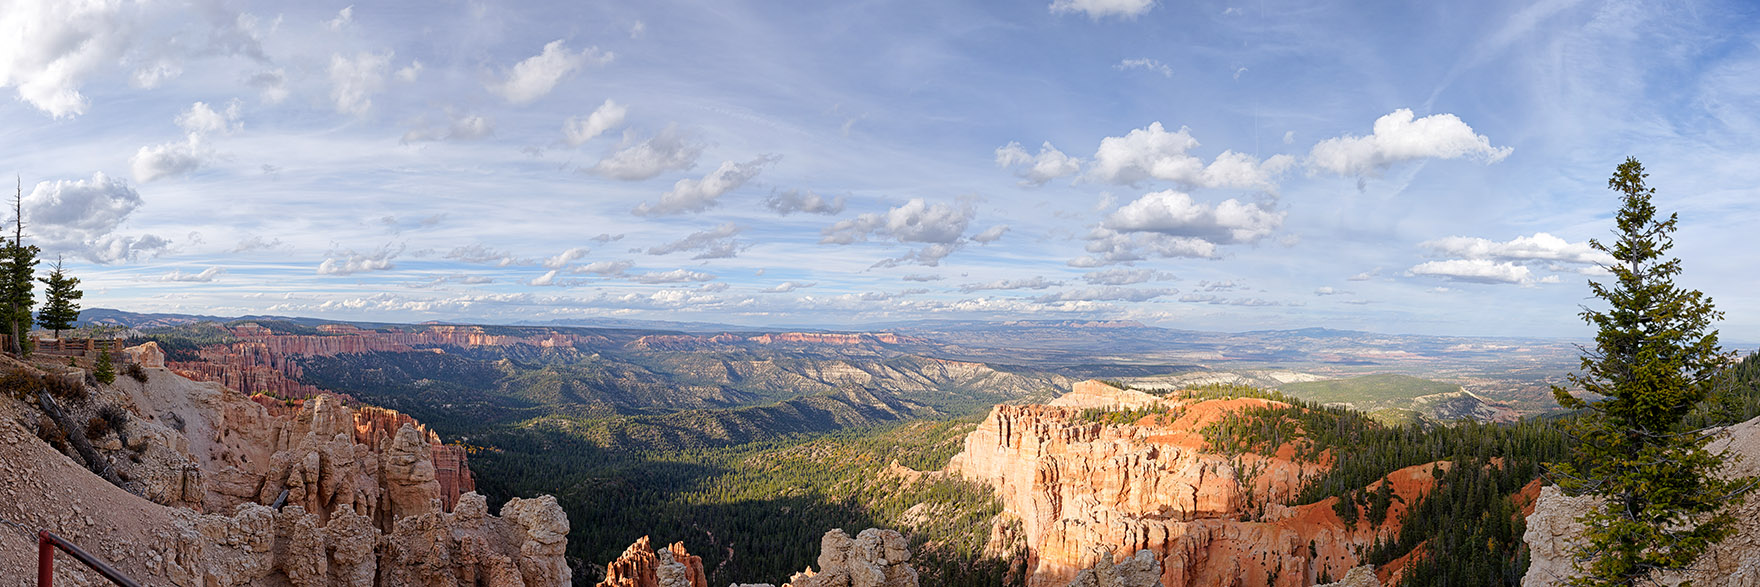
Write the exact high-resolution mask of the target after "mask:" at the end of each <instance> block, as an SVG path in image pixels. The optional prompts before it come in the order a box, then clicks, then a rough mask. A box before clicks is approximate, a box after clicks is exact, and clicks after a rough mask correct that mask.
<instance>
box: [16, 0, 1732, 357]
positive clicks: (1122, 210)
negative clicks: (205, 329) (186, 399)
mask: <svg viewBox="0 0 1760 587" xmlns="http://www.w3.org/2000/svg"><path fill="white" fill-rule="evenodd" d="M1757 17H1760V10H1757V9H1756V7H1755V6H1754V5H1751V4H1747V3H1742V2H1666V3H1660V2H1659V3H1646V2H1593V1H1588V0H1582V1H1552V2H1507V3H1499V2H1484V3H1464V4H1463V3H1408V2H1386V3H1365V2H1331V3H1287V2H1274V1H1265V2H1174V1H1167V0H1161V1H1146V0H1055V1H1052V2H1049V3H1048V2H1045V1H1035V2H1007V3H1004V2H990V3H963V2H945V1H920V2H861V3H826V2H737V1H720V0H718V1H707V2H684V1H672V0H662V1H655V2H623V3H612V2H568V3H540V2H517V3H516V2H508V3H499V4H484V3H460V2H408V3H357V4H349V3H347V2H304V3H278V2H257V3H250V2H223V1H218V0H193V1H177V2H160V1H155V0H142V1H128V2H123V1H108V0H80V1H75V2H66V1H55V0H47V1H43V0H9V1H8V2H7V3H6V7H5V10H3V11H0V31H4V32H5V33H6V34H4V35H0V91H3V92H5V93H6V94H7V95H8V96H10V97H11V98H12V99H11V100H6V101H0V160H4V161H7V162H9V163H10V165H9V166H8V167H10V168H11V171H13V172H14V173H16V174H17V175H19V176H20V177H21V178H22V182H23V190H24V192H25V194H26V197H25V209H26V212H25V216H26V218H25V220H26V226H27V231H28V232H29V234H30V236H31V238H32V240H33V241H34V242H37V243H38V244H39V245H40V246H42V247H43V248H44V249H45V250H46V254H47V255H48V256H49V257H51V258H52V257H54V256H56V255H60V256H63V257H65V259H66V264H67V267H68V268H69V270H70V271H71V272H73V273H74V274H76V275H78V276H80V277H81V278H82V279H83V280H84V283H85V285H86V287H87V290H88V293H87V297H86V299H85V304H86V305H87V306H88V307H118V308H123V309H129V310H135V311H155V312H188V313H204V314H222V315H237V314H245V313H276V314H287V315H301V316H320V317H329V318H336V319H355V320H388V321H421V320H465V321H487V322H513V321H519V320H550V319H590V318H593V317H620V318H646V319H670V320H706V321H720V322H729V323H738V324H753V325H816V326H830V327H836V326H838V325H840V324H856V323H873V322H884V321H890V320H915V319H935V318H946V319H1044V320H1060V319H1090V318H1104V319H1135V320H1140V321H1143V322H1146V323H1151V324H1157V325H1162V326H1169V327H1178V328H1195V329H1216V330H1250V329H1265V328H1293V327H1307V326H1327V327H1334V328H1352V329H1365V330H1375V331H1386V332H1410V333H1432V334H1474V335H1539V336H1585V335H1588V334H1589V332H1590V331H1589V330H1588V327H1587V326H1584V325H1583V324H1582V323H1581V322H1580V321H1579V320H1578V318H1577V316H1576V314H1577V312H1578V311H1579V307H1580V306H1581V305H1583V304H1586V303H1592V302H1593V300H1591V299H1589V298H1588V297H1587V296H1588V288H1587V287H1586V285H1585V283H1586V281H1587V280H1588V279H1592V278H1596V277H1597V275H1596V273H1597V270H1596V269H1595V265H1596V263H1598V262H1599V261H1601V260H1602V259H1603V257H1601V256H1598V255H1597V254H1596V253H1595V252H1594V251H1592V250H1590V249H1588V248H1587V246H1586V242H1587V240H1588V239H1590V238H1594V237H1605V236H1607V235H1608V234H1609V231H1610V230H1611V229H1612V222H1611V216H1612V213H1613V211H1614V210H1615V208H1616V207H1617V204H1618V201H1617V197H1616V196H1615V195H1614V194H1613V193H1612V192H1610V191H1608V190H1607V189H1606V179H1607V177H1608V176H1609V175H1610V174H1611V173H1612V171H1613V168H1614V167H1615V166H1616V165H1617V164H1618V163H1619V162H1620V161H1621V160H1623V159H1624V158H1625V157H1626V156H1636V157H1638V158H1639V159H1640V160H1642V161H1643V162H1644V164H1645V165H1646V167H1647V168H1648V169H1649V170H1650V172H1651V174H1652V175H1651V178H1650V181H1651V184H1652V185H1653V186H1654V187H1656V188H1657V189H1658V204H1659V206H1660V207H1661V208H1662V209H1663V210H1665V211H1677V212H1679V213H1680V215H1681V224H1680V231H1679V233H1678V242H1679V244H1678V247H1677V248H1676V250H1675V251H1676V253H1677V254H1678V255H1679V256H1680V257H1682V258H1683V259H1684V261H1685V275H1684V277H1683V278H1682V280H1681V282H1682V283H1683V284H1684V285H1686V286H1689V287H1694V288H1698V289H1701V290H1704V291H1705V292H1706V293H1707V294H1709V295H1711V296H1712V297H1713V299H1714V300H1715V301H1716V302H1717V303H1718V305H1719V307H1720V308H1721V309H1723V310H1725V311H1726V312H1727V314H1728V315H1727V319H1726V321H1725V322H1724V323H1723V324H1722V326H1723V328H1724V331H1725V337H1726V338H1733V339H1738V340H1757V339H1760V296H1757V295H1756V294H1755V293H1754V292H1755V291H1756V289H1760V288H1756V284H1757V281H1760V278H1756V277H1755V276H1754V272H1753V259H1754V256H1753V255H1752V254H1751V253H1750V252H1749V251H1750V250H1752V245H1751V244H1750V243H1749V242H1748V241H1750V240H1751V239H1750V238H1746V237H1748V236H1749V231H1750V227H1752V226H1754V225H1756V224H1757V223H1760V197H1757V196H1760V188H1756V186H1760V143H1757V142H1756V141H1755V140H1754V139H1753V137H1754V136H1757V133H1756V131H1760V28H1756V27H1755V26H1754V23H1756V22H1760V18H1757ZM8 216H10V215H8Z"/></svg>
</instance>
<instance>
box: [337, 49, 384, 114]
mask: <svg viewBox="0 0 1760 587" xmlns="http://www.w3.org/2000/svg"><path fill="white" fill-rule="evenodd" d="M390 68H391V52H390V51H386V52H384V53H368V52H361V53H357V54H355V56H354V57H345V56H343V55H342V54H340V53H339V54H335V55H331V56H330V99H331V100H333V101H335V103H336V111H337V112H341V113H343V114H353V115H355V116H360V115H364V114H366V113H367V111H368V110H371V109H372V108H373V96H374V95H375V94H378V93H380V92H383V91H385V75H386V72H387V71H388V70H389V69H390Z"/></svg>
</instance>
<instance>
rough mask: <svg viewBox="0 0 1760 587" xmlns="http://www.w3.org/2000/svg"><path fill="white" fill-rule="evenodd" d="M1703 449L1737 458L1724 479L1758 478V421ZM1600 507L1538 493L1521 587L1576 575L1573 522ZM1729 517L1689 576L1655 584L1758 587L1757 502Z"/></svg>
mask: <svg viewBox="0 0 1760 587" xmlns="http://www.w3.org/2000/svg"><path fill="white" fill-rule="evenodd" d="M1707 448H1708V449H1710V450H1711V451H1712V452H1713V453H1716V452H1724V451H1727V452H1726V453H1725V454H1727V455H1730V456H1733V457H1736V458H1733V459H1726V460H1725V462H1724V474H1725V475H1728V476H1731V477H1745V476H1753V475H1760V418H1755V419H1753V420H1748V421H1746V422H1743V423H1740V424H1736V425H1734V426H1731V427H1729V428H1728V429H1727V430H1726V431H1725V433H1724V434H1722V435H1720V436H1719V437H1718V438H1717V439H1716V440H1714V441H1712V442H1711V444H1710V445H1708V446H1707ZM1599 505H1600V502H1599V501H1598V500H1597V499H1596V498H1594V497H1591V496H1578V497H1571V496H1568V495H1565V494H1564V492H1562V491H1559V489H1558V487H1556V486H1547V487H1545V488H1543V489H1541V490H1540V499H1539V500H1537V501H1536V502H1535V503H1534V513H1532V514H1530V515H1529V516H1528V530H1527V532H1526V533H1524V534H1522V540H1523V541H1524V542H1526V543H1527V544H1528V553H1529V557H1530V559H1529V560H1530V562H1529V564H1528V574H1527V575H1524V576H1523V577H1522V587H1545V586H1548V585H1562V584H1565V583H1566V582H1567V581H1569V580H1570V578H1571V577H1574V576H1576V571H1575V570H1574V568H1573V566H1572V561H1573V558H1574V557H1573V556H1572V553H1573V551H1574V550H1575V549H1576V547H1577V545H1578V544H1579V541H1580V540H1581V537H1582V534H1583V524H1582V523H1581V522H1578V521H1577V518H1580V517H1582V516H1583V514H1585V513H1588V511H1589V510H1591V509H1593V508H1595V507H1598V506H1599ZM1729 513H1730V515H1731V516H1732V517H1734V518H1735V523H1736V531H1735V534H1734V535H1732V536H1730V537H1729V538H1727V539H1725V540H1724V541H1723V542H1720V543H1717V544H1716V545H1713V546H1712V547H1711V548H1710V549H1708V550H1706V551H1705V554H1703V555H1701V556H1700V558H1699V560H1698V562H1697V563H1695V564H1694V568H1693V569H1692V570H1691V571H1688V572H1684V573H1667V574H1658V575H1657V576H1656V577H1654V578H1655V579H1656V581H1657V582H1658V583H1660V584H1663V585H1679V584H1681V583H1683V582H1685V581H1692V583H1693V584H1694V585H1700V586H1726V587H1760V499H1756V497H1755V496H1752V495H1750V496H1749V497H1748V499H1747V500H1746V501H1745V502H1743V503H1742V504H1741V505H1739V506H1737V507H1735V508H1733V509H1731V510H1730V511H1729Z"/></svg>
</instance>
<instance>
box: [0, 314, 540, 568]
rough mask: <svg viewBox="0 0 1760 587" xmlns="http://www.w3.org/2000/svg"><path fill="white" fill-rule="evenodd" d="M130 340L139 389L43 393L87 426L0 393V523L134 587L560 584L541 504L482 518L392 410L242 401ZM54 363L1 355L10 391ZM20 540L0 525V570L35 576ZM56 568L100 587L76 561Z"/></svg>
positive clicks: (419, 435) (48, 373) (460, 470)
mask: <svg viewBox="0 0 1760 587" xmlns="http://www.w3.org/2000/svg"><path fill="white" fill-rule="evenodd" d="M143 346H144V347H145V348H143V347H135V348H133V349H129V352H128V353H126V354H125V356H128V357H130V358H132V359H133V360H134V361H136V364H140V365H143V369H142V372H143V374H144V375H145V377H144V379H145V381H136V380H134V379H132V378H128V377H121V378H118V380H117V382H116V383H115V384H113V385H106V386H97V387H95V388H86V387H85V386H84V385H83V384H80V385H75V386H62V387H58V388H57V389H58V390H59V392H58V395H60V396H61V397H59V398H56V399H55V400H52V401H55V402H56V403H57V404H59V406H60V408H61V409H62V410H64V411H66V412H68V413H69V414H72V415H74V418H73V419H74V420H75V421H78V422H87V421H90V422H92V424H90V425H88V426H86V427H85V429H84V430H80V429H75V430H65V429H62V428H61V427H59V426H56V425H54V424H52V423H49V422H47V421H46V420H45V418H44V417H43V414H42V413H41V412H42V411H41V409H40V404H39V403H38V402H37V401H32V400H33V399H34V398H32V397H31V396H29V395H28V394H25V393H21V392H20V390H19V389H6V390H5V393H4V394H3V395H0V463H4V464H5V466H4V467H0V518H4V519H6V520H9V521H12V522H14V523H17V524H19V525H20V526H22V527H25V528H43V529H48V530H51V531H54V532H57V533H59V534H61V535H62V536H64V537H66V538H68V539H70V540H72V541H74V542H75V543H77V544H81V545H83V546H84V547H86V548H87V549H88V550H90V551H92V552H93V553H94V554H96V555H97V556H99V557H101V558H103V559H105V560H107V561H109V562H111V563H112V564H114V565H115V566H116V567H117V568H119V569H120V570H122V571H123V572H124V573H127V574H128V575H130V576H131V577H133V578H134V579H136V580H137V581H140V582H141V583H142V584H148V585H176V586H202V587H216V586H218V587H226V586H235V585H275V586H280V585H291V586H296V587H304V586H329V585H337V586H375V585H377V586H386V587H390V586H402V585H421V586H450V585H489V586H496V587H515V586H518V587H535V586H561V585H566V584H568V582H569V578H570V577H571V572H570V570H569V568H568V566H567V564H566V563H565V561H564V558H563V551H564V549H565V548H566V546H567V541H566V536H567V533H568V529H569V524H568V519H567V517H566V516H565V515H564V514H563V512H562V508H561V507H560V506H558V505H557V503H556V500H555V499H554V498H551V497H548V496H545V497H540V498H537V499H529V500H521V499H515V500H512V501H509V502H508V503H507V504H506V505H504V506H503V507H502V509H501V516H499V517H497V516H493V515H490V514H489V512H488V504H487V503H486V502H485V500H484V499H483V497H482V496H481V495H478V494H476V493H474V492H469V491H468V490H469V488H470V487H471V481H470V478H469V473H468V468H466V467H465V466H464V463H463V459H462V453H459V454H458V455H456V456H448V457H444V458H441V459H437V458H436V455H435V452H436V446H437V444H438V442H439V439H438V438H437V437H436V436H434V435H433V434H432V433H431V432H428V431H426V430H424V429H422V428H421V427H420V424H419V423H416V422H413V421H411V420H409V419H408V418H407V417H404V416H402V415H400V414H396V413H395V412H390V411H386V410H362V409H350V408H348V407H345V406H343V405H342V403H340V402H339V401H336V400H335V399H334V398H331V397H328V396H318V397H316V398H313V399H312V400H309V401H306V402H304V403H303V405H300V406H298V407H297V408H294V407H290V406H287V405H285V404H282V403H280V402H279V401H266V400H265V399H264V398H262V397H257V398H247V397H245V396H243V395H241V394H239V393H237V392H235V391H233V390H230V389H227V388H225V387H222V386H220V385H218V384H214V383H198V382H194V381H190V380H188V379H186V378H183V377H180V376H178V375H176V374H175V373H172V372H170V371H169V370H167V369H165V368H164V367H163V366H162V365H163V354H162V353H160V352H159V351H158V349H157V347H156V346H155V345H150V344H149V345H143ZM62 370H65V369H64V368H61V367H56V366H53V365H49V364H45V365H41V366H33V365H26V364H23V363H19V362H17V361H13V360H10V359H0V371H4V372H6V373H8V375H6V379H5V381H6V382H7V384H8V386H9V387H19V386H23V387H28V386H30V385H32V384H34V383H33V382H34V381H37V380H59V379H58V378H62V374H61V373H60V371H62ZM73 375H76V377H74V379H76V380H78V379H83V376H81V375H78V374H77V372H75V373H73ZM33 378H35V379H33ZM104 414H110V416H109V417H108V419H107V420H106V418H105V417H104V416H103V415H104ZM88 417H89V418H91V420H87V418H88ZM97 420H106V421H107V422H109V421H114V422H116V424H115V425H113V424H109V423H106V424H104V425H98V424H97V423H96V422H97ZM76 428H79V427H77V426H76ZM70 434H82V435H84V436H86V437H89V438H91V439H92V440H91V443H92V444H93V445H94V446H95V447H96V448H97V449H98V451H99V453H100V454H99V456H98V457H97V458H98V459H99V460H101V461H103V462H100V463H95V464H88V465H91V466H89V467H88V466H82V464H81V459H80V458H78V457H76V456H74V453H71V452H64V451H63V449H62V448H59V447H62V446H63V445H64V444H65V442H63V441H62V439H65V438H67V437H68V435H70ZM437 461H438V462H437ZM90 469H99V470H107V471H111V472H114V473H115V474H116V476H117V477H119V479H120V480H121V481H123V485H122V486H121V487H119V486H117V485H114V484H112V483H110V482H106V481H105V480H104V479H103V478H100V477H99V476H98V475H95V474H93V473H92V472H91V470H90ZM449 476H450V478H451V481H450V482H447V481H445V479H447V478H448V477H449ZM460 491H463V493H458V492H460ZM277 502H279V504H280V508H279V509H275V508H272V507H270V506H271V504H277ZM34 542H35V541H34V539H33V538H32V537H31V536H29V535H28V534H26V533H24V532H20V531H16V528H15V527H5V528H0V577H26V576H30V574H32V573H33V572H34V569H35V565H36V562H35V557H34V553H35V544H34ZM57 573H58V581H65V582H66V584H70V585H80V584H98V583H93V580H95V579H96V577H95V576H88V575H87V574H86V573H85V572H84V571H83V570H81V568H79V566H78V565H69V564H63V565H60V566H58V569H57Z"/></svg>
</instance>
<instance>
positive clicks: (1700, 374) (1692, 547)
mask: <svg viewBox="0 0 1760 587" xmlns="http://www.w3.org/2000/svg"><path fill="white" fill-rule="evenodd" d="M1645 177H1647V174H1646V173H1644V167H1643V165H1641V164H1639V163H1638V161H1637V159H1632V158H1628V159H1626V161H1625V163H1622V164H1620V166H1619V169H1618V170H1617V171H1615V172H1614V175H1613V177H1612V178H1611V179H1609V180H1608V182H1607V185H1608V187H1609V188H1611V189H1613V190H1615V191H1618V192H1619V193H1620V194H1621V198H1622V204H1623V205H1622V207H1621V208H1620V210H1619V213H1618V215H1617V216H1616V219H1617V222H1618V226H1619V228H1618V230H1617V231H1616V233H1615V234H1616V236H1617V237H1618V239H1617V240H1615V241H1613V242H1612V243H1602V242H1599V241H1595V240H1591V241H1589V243H1590V246H1592V247H1594V248H1595V249H1596V250H1599V251H1602V252H1604V253H1607V254H1609V255H1612V256H1613V258H1614V259H1615V260H1616V261H1615V262H1614V263H1612V264H1610V265H1608V266H1607V269H1608V270H1609V271H1610V272H1612V274H1613V278H1614V280H1613V283H1612V284H1611V286H1609V285H1603V284H1601V283H1597V282H1590V284H1589V288H1590V290H1591V291H1593V292H1594V294H1595V296H1596V297H1599V298H1601V299H1603V300H1606V301H1607V302H1608V304H1610V305H1611V307H1610V308H1608V309H1606V310H1596V309H1589V308H1585V309H1584V310H1583V313H1582V317H1583V319H1584V320H1585V321H1587V322H1589V323H1590V324H1593V325H1595V326H1596V328H1597V329H1598V332H1597V333H1596V335H1595V346H1594V348H1593V349H1589V348H1585V349H1584V350H1583V358H1582V366H1581V368H1582V372H1581V373H1574V374H1572V375H1571V376H1570V381H1571V382H1572V383H1574V384H1576V385H1578V386H1581V387H1582V388H1583V389H1584V390H1586V391H1588V392H1590V393H1592V394H1595V395H1598V396H1600V397H1601V398H1604V399H1601V400H1600V401H1584V400H1582V399H1579V398H1577V397H1575V396H1572V395H1571V394H1570V393H1569V392H1567V391H1566V390H1565V389H1563V388H1560V387H1557V386H1554V387H1553V389H1552V391H1553V395H1554V396H1555V397H1556V398H1557V400H1558V402H1559V403H1560V404H1561V405H1563V406H1565V407H1567V408H1573V409H1578V410H1581V411H1582V413H1581V414H1580V417H1578V418H1576V419H1574V420H1571V421H1567V422H1566V423H1565V424H1564V426H1565V430H1566V432H1567V433H1569V434H1571V435H1572V436H1574V437H1575V440H1576V441H1577V446H1576V453H1577V454H1576V457H1577V462H1576V464H1575V465H1572V464H1569V463H1558V464H1554V465H1552V466H1551V467H1550V469H1551V474H1552V475H1551V476H1552V477H1553V478H1554V479H1555V480H1556V481H1557V482H1558V484H1559V485H1560V487H1561V488H1563V489H1564V490H1565V491H1567V492H1569V493H1572V494H1590V495H1595V496H1598V497H1600V498H1602V499H1603V500H1605V501H1604V505H1602V506H1601V507H1600V508H1598V509H1595V510H1593V511H1591V512H1589V513H1588V514H1586V515H1584V516H1583V518H1581V520H1582V521H1583V523H1584V525H1585V526H1586V529H1585V532H1584V540H1583V544H1582V545H1581V547H1580V548H1581V550H1580V552H1579V553H1578V559H1579V562H1578V569H1579V570H1580V571H1582V573H1583V574H1582V576H1580V577H1577V578H1575V579H1574V580H1572V582H1571V583H1572V584H1573V585H1580V586H1590V585H1592V586H1603V585H1635V584H1638V583H1639V582H1641V581H1645V580H1646V578H1647V577H1649V576H1650V575H1651V574H1652V573H1654V572H1656V571H1666V570H1677V569H1683V568H1686V567H1688V566H1689V565H1691V564H1693V561H1694V560H1696V559H1698V558H1699V555H1700V554H1701V553H1703V552H1704V551H1705V549H1706V548H1707V547H1709V546H1711V545H1712V544H1715V543H1716V542H1718V541H1719V540H1721V539H1723V538H1725V537H1727V536H1728V535H1729V534H1730V533H1731V532H1733V526H1732V522H1733V521H1732V519H1731V518H1730V516H1729V515H1728V514H1727V513H1721V512H1720V510H1722V508H1723V507H1724V506H1726V505H1729V504H1732V503H1735V502H1738V501H1740V500H1741V499H1742V496H1743V495H1742V494H1743V492H1744V491H1745V489H1746V487H1748V486H1749V481H1748V480H1741V479H1737V480H1726V479H1720V478H1718V477H1717V476H1716V475H1715V473H1716V471H1717V469H1718V467H1719V466H1720V465H1721V463H1722V462H1723V460H1722V457H1721V455H1717V454H1712V453H1711V452H1710V451H1708V450H1706V448H1705V446H1706V444H1707V443H1709V442H1710V441H1711V439H1712V436H1711V434H1709V433H1708V431H1706V430H1694V429H1688V427H1687V426H1685V425H1683V418H1684V417H1685V416H1686V415H1687V413H1688V411H1690V410H1692V409H1693V407H1694V406H1695V405H1697V404H1699V402H1700V401H1701V400H1704V399H1705V397H1706V396H1707V395H1708V393H1709V392H1710V391H1711V386H1712V384H1713V379H1714V377H1716V375H1717V374H1718V373H1719V372H1720V370H1721V369H1722V368H1723V367H1724V360H1723V359H1724V355H1723V354H1722V352H1721V350H1720V349H1719V348H1718V344H1717V331H1716V330H1715V329H1712V328H1711V323H1712V322H1713V321H1715V320H1717V319H1719V318H1721V317H1722V313H1721V312H1718V311H1717V310H1715V309H1713V307H1712V304H1711V299H1710V298H1707V297H1705V295H1704V294H1703V293H1700V292H1699V291H1697V290H1686V289H1682V288H1680V287H1677V286H1676V285H1675V284H1674V278H1675V276H1677V275H1679V274H1680V272H1681V263H1680V260H1679V259H1674V258H1670V257H1667V256H1666V255H1667V253H1668V250H1669V249H1670V248H1672V247H1673V246H1674V239H1673V237H1672V236H1671V233H1673V232H1674V230H1675V220H1676V215H1674V214H1669V215H1668V218H1667V219H1666V220H1658V219H1657V216H1656V206H1655V204H1654V203H1652V202H1651V197H1652V196H1653V195H1655V192H1656V191H1655V190H1654V189H1652V188H1649V187H1646V186H1645V184H1644V178H1645ZM1585 408H1586V409H1585Z"/></svg>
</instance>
